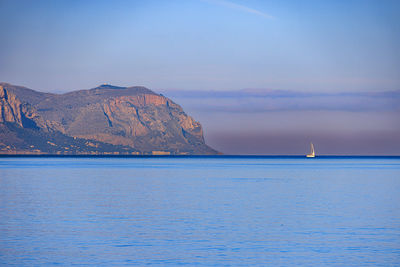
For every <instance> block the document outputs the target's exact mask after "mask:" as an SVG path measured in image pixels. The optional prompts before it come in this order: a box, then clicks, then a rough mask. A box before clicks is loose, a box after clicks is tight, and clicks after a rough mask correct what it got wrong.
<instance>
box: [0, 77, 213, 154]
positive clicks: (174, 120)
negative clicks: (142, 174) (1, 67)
mask: <svg viewBox="0 0 400 267" xmlns="http://www.w3.org/2000/svg"><path fill="white" fill-rule="evenodd" d="M0 123H1V124H2V128H1V129H2V131H3V134H2V135H1V136H0V151H1V153H8V152H10V153H11V152H15V151H16V150H18V149H20V150H21V149H22V147H19V148H18V147H15V148H14V149H10V147H12V145H13V144H12V142H11V143H10V142H9V141H7V135H5V134H4V132H5V131H6V130H5V129H8V130H10V129H14V130H10V131H11V132H14V133H15V132H18V133H19V134H20V135H22V136H25V137H24V138H23V139H24V142H23V143H24V144H26V145H28V143H29V142H30V140H26V139H27V138H26V136H29V134H22V132H24V131H25V132H26V131H38V132H41V134H42V135H40V134H39V135H37V136H42V137H43V136H47V137H49V136H53V135H55V134H61V135H63V136H65V137H66V138H68V137H71V138H73V140H91V141H95V142H98V143H99V144H98V147H99V146H100V147H101V144H104V146H106V144H108V145H112V146H115V151H114V152H118V153H127V154H129V153H134V154H157V153H158V154H218V152H217V151H215V150H214V149H212V148H210V147H208V146H207V145H206V144H205V141H204V137H203V130H202V126H201V124H200V123H199V122H197V121H195V120H194V119H193V118H192V117H190V116H188V115H187V114H186V113H185V112H184V111H183V109H182V108H181V107H180V106H179V105H178V104H176V103H174V102H173V101H172V100H171V99H169V98H167V97H165V96H163V95H160V94H157V93H155V92H153V91H152V90H150V89H148V88H145V87H142V86H132V87H119V86H114V85H109V84H102V85H100V86H97V87H95V88H92V89H84V90H77V91H72V92H68V93H64V94H53V93H42V92H38V91H35V90H32V89H29V88H26V87H21V86H15V85H11V84H8V83H0ZM11 124H14V126H16V127H19V128H18V131H16V130H15V129H17V128H15V127H14V126H11ZM1 129H0V130H1ZM15 135H17V134H15ZM35 136H36V135H35ZM42 137H38V138H39V139H40V138H42ZM43 138H45V137H43ZM60 138H61V137H60ZM63 138H64V137H63ZM56 139H57V138H56ZM56 139H54V138H53V139H52V140H53V141H54V140H56ZM64 139H65V138H64ZM65 140H66V139H65ZM39 143H43V142H39ZM51 143H53V144H55V146H56V147H57V146H58V145H57V144H56V143H57V142H56V143H54V142H51ZM63 144H65V142H64V143H63ZM26 145H25V147H24V150H23V151H25V150H26V153H30V152H31V151H32V149H26ZM29 147H30V146H29ZM17 148H18V149H17ZM38 150H39V151H40V153H42V152H43V153H54V149H52V150H51V151H52V152H49V151H48V148H44V147H42V148H41V149H40V148H35V151H36V152H37V151H38ZM89 150H90V149H89ZM89 150H88V149H84V150H83V152H84V153H87V152H93V153H98V154H101V153H102V152H101V149H100V150H99V149H97V150H93V151H89ZM83 152H82V153H83ZM104 152H107V153H108V152H113V151H112V147H109V146H108V148H107V151H104ZM24 153H25V152H24ZM55 153H58V154H70V153H71V150H70V148H68V149H65V146H60V149H59V150H57V151H56V152H55ZM75 153H77V154H79V153H80V152H79V149H76V150H75Z"/></svg>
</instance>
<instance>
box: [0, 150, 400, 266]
mask: <svg viewBox="0 0 400 267" xmlns="http://www.w3.org/2000/svg"><path fill="white" fill-rule="evenodd" d="M0 265H1V266H52V265H60V266H73V265H77V266H85V265H90V266H125V265H126V266H145V265H156V266H157V265H158V266H177V265H187V266H400V157H328V156H326V157H323V156H321V157H316V158H311V159H310V158H305V157H289V156H288V157H268V156H266V157H263V156H210V157H207V156H198V157H196V156H193V157H169V156H165V157H162V156H160V157H37V156H36V157H0Z"/></svg>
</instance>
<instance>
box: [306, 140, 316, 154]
mask: <svg viewBox="0 0 400 267" xmlns="http://www.w3.org/2000/svg"><path fill="white" fill-rule="evenodd" d="M306 157H307V158H315V150H314V145H313V143H311V152H310V154H307V155H306Z"/></svg>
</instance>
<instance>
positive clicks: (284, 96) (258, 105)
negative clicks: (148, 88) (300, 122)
mask: <svg viewBox="0 0 400 267" xmlns="http://www.w3.org/2000/svg"><path fill="white" fill-rule="evenodd" d="M163 93H164V94H165V95H166V96H167V97H171V98H172V99H176V100H177V102H178V103H182V104H183V105H185V106H186V107H189V108H190V109H194V110H199V111H202V112H228V113H263V112H278V111H321V110H325V111H352V112H365V111H400V90H397V91H382V92H342V93H316V92H311V93H307V92H297V91H289V90H286V91H284V90H261V89H260V90H254V89H247V90H238V91H199V90H194V91H185V90H170V91H164V92H163Z"/></svg>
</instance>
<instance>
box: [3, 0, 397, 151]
mask: <svg viewBox="0 0 400 267" xmlns="http://www.w3.org/2000/svg"><path fill="white" fill-rule="evenodd" d="M0 12H1V16H0V34H1V36H2V38H1V42H0V81H2V82H8V83H12V84H16V85H22V86H26V87H29V88H32V89H35V90H39V91H45V92H56V93H61V92H67V91H72V90H77V89H83V88H93V87H95V86H97V85H98V84H102V83H110V84H114V85H119V86H133V85H142V86H146V87H148V88H150V89H152V90H154V91H155V92H159V93H163V94H164V95H166V96H168V97H170V98H171V99H173V100H174V101H175V102H177V103H178V104H180V105H182V106H183V108H184V109H185V111H186V112H187V113H188V114H189V115H192V116H193V117H194V118H195V119H196V120H198V121H200V122H201V123H202V125H203V127H204V132H205V138H206V141H207V143H208V144H209V145H211V146H212V147H214V148H216V149H218V150H220V151H222V152H224V153H228V154H304V153H307V152H308V150H309V143H310V142H311V141H312V142H314V143H315V146H316V150H317V153H318V152H319V153H321V154H365V155H366V154H382V155H383V154H388V155H389V154H390V155H394V154H397V155H399V154H400V120H399V115H400V108H399V106H400V105H399V101H400V97H399V90H400V17H399V16H398V14H400V1H396V0H393V1H390V0H381V1H378V0H375V1H369V0H346V1H340V0H335V1H319V0H303V1H298V0H292V1H290V0H286V1H285V0H284V1H278V0H277V1H267V0H265V1H257V0H248V1H242V0H229V1H228V0H185V1H183V0H182V1H175V0H169V1H155V0H148V1H121V0H116V1H101V0H100V1H94V0H93V1H89V0H86V1H85V0H83V1H74V0H69V1H63V0H57V1H41V0H37V1H33V0H30V1H19V0H0Z"/></svg>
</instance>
